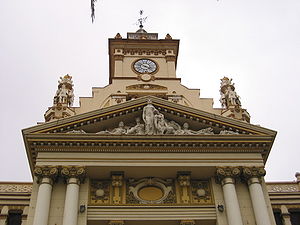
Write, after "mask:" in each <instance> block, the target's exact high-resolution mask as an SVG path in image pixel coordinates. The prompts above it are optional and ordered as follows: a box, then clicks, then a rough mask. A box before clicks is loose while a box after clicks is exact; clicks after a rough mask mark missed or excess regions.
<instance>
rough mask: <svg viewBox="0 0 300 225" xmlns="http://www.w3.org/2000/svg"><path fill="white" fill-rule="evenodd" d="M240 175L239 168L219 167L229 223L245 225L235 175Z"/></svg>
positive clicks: (219, 178)
mask: <svg viewBox="0 0 300 225" xmlns="http://www.w3.org/2000/svg"><path fill="white" fill-rule="evenodd" d="M239 175H240V170H239V169H238V168H232V167H225V168H224V167H223V168H218V169H217V177H218V180H219V181H220V182H221V185H222V188H223V194H224V201H225V211H226V215H227V220H228V224H229V225H243V220H242V216H241V210H240V206H239V202H238V198H237V194H236V190H235V177H237V176H239Z"/></svg>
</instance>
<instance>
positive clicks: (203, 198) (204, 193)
mask: <svg viewBox="0 0 300 225" xmlns="http://www.w3.org/2000/svg"><path fill="white" fill-rule="evenodd" d="M191 192H192V199H191V201H192V203H196V204H213V197H212V193H211V189H210V184H209V182H208V181H205V180H191Z"/></svg>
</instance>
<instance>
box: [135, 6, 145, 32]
mask: <svg viewBox="0 0 300 225" xmlns="http://www.w3.org/2000/svg"><path fill="white" fill-rule="evenodd" d="M143 13H144V10H142V9H141V10H140V18H139V19H138V22H137V25H139V27H140V28H141V29H142V28H143V27H144V26H143V23H145V22H146V19H147V16H146V17H142V16H143Z"/></svg>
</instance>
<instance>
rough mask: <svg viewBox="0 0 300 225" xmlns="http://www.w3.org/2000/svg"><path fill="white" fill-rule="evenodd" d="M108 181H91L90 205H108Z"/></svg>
mask: <svg viewBox="0 0 300 225" xmlns="http://www.w3.org/2000/svg"><path fill="white" fill-rule="evenodd" d="M109 186H110V181H109V180H91V185H90V203H91V204H92V205H99V204H100V205H103V204H109V203H110V187H109Z"/></svg>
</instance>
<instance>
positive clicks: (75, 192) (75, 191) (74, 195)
mask: <svg viewBox="0 0 300 225" xmlns="http://www.w3.org/2000/svg"><path fill="white" fill-rule="evenodd" d="M61 174H62V176H63V177H64V178H65V180H66V183H67V190H66V198H65V207H64V216H63V225H77V219H78V211H79V210H78V208H79V206H78V203H79V186H80V183H81V182H83V180H84V177H85V169H84V168H83V167H75V166H72V167H63V168H62V170H61Z"/></svg>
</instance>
